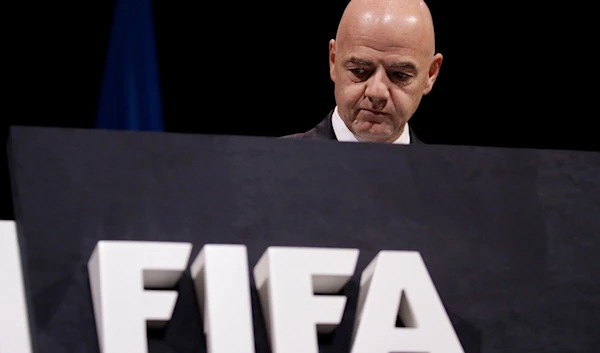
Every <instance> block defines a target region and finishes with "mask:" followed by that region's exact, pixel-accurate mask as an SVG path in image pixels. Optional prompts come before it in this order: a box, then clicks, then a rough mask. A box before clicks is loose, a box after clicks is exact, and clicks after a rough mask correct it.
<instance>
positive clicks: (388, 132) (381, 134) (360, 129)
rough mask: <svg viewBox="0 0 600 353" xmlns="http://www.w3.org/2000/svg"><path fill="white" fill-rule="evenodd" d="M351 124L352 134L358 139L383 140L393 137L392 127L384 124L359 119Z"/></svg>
mask: <svg viewBox="0 0 600 353" xmlns="http://www.w3.org/2000/svg"><path fill="white" fill-rule="evenodd" d="M353 125H354V126H353V128H354V129H353V130H354V134H355V135H357V137H358V138H359V139H360V140H364V141H371V142H385V141H388V140H390V139H391V138H392V137H393V136H392V135H393V131H392V129H390V128H389V126H386V125H385V124H380V123H373V122H369V121H361V122H357V123H355V124H353Z"/></svg>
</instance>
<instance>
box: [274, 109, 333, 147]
mask: <svg viewBox="0 0 600 353" xmlns="http://www.w3.org/2000/svg"><path fill="white" fill-rule="evenodd" d="M332 114H333V110H332V111H331V112H329V114H327V116H326V117H325V119H323V120H321V122H320V123H319V124H317V125H316V126H315V127H313V128H312V129H310V130H308V131H306V132H300V133H295V134H290V135H285V136H281V137H280V138H282V139H296V140H302V139H304V140H336V137H335V132H333V125H332V124H331V116H332Z"/></svg>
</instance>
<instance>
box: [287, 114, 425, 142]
mask: <svg viewBox="0 0 600 353" xmlns="http://www.w3.org/2000/svg"><path fill="white" fill-rule="evenodd" d="M332 115H333V110H332V111H330V112H329V114H327V117H325V119H323V121H321V122H320V123H319V124H318V125H317V126H315V127H314V128H312V129H311V130H309V131H307V132H302V133H298V134H292V135H286V136H282V137H281V138H288V139H302V140H337V138H336V137H335V132H334V131H333V125H332V123H331V117H332ZM408 132H409V134H410V143H411V144H418V143H423V142H421V140H419V139H418V138H417V136H416V135H415V133H414V131H413V130H412V129H411V128H410V126H409V128H408Z"/></svg>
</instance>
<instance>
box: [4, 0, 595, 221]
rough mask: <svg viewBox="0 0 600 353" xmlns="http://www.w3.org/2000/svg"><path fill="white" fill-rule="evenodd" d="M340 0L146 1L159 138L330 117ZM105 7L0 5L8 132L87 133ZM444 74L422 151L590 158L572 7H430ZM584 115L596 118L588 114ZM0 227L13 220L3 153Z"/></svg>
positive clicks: (584, 82)
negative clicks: (536, 151) (159, 98)
mask: <svg viewBox="0 0 600 353" xmlns="http://www.w3.org/2000/svg"><path fill="white" fill-rule="evenodd" d="M346 3H347V1H346V0H327V1H314V0H307V1H303V2H286V1H278V2H248V1H246V2H239V3H232V2H217V3H209V2H198V1H167V0H155V1H154V10H155V13H154V15H155V31H156V37H157V47H158V53H157V54H158V59H159V70H160V77H161V90H162V94H163V107H164V110H163V111H164V119H165V125H166V130H167V131H170V132H185V133H198V134H200V133H202V134H232V135H259V136H280V135H284V134H289V133H294V132H302V131H306V130H308V129H310V128H311V127H313V126H314V125H315V124H317V123H318V122H319V121H320V120H321V119H323V118H324V116H325V115H326V114H327V113H328V112H329V110H331V109H332V108H333V106H334V99H333V85H332V83H331V82H330V80H329V76H328V65H327V46H328V41H329V39H330V38H332V37H334V36H335V31H336V28H337V23H338V21H339V18H340V16H341V14H342V12H343V9H344V7H345V5H346ZM114 4H115V1H114V0H112V1H111V0H88V1H84V2H81V1H62V2H59V3H56V2H52V3H48V2H42V1H34V2H27V3H19V4H12V3H11V4H8V5H4V9H5V10H4V11H3V14H4V15H5V17H6V20H7V21H6V22H5V23H6V24H8V26H7V30H5V31H4V33H5V36H4V37H5V41H4V42H3V45H2V47H3V53H4V55H3V57H4V59H8V61H7V64H5V66H4V74H3V78H4V79H3V80H2V86H3V87H4V89H3V91H4V99H3V100H2V101H3V103H4V104H3V107H4V109H3V111H2V118H1V123H0V138H2V139H3V141H6V136H7V133H8V128H9V126H11V125H29V126H32V125H33V126H60V127H77V128H92V126H93V123H94V118H95V113H96V108H97V103H98V93H99V90H100V83H101V79H102V73H103V69H104V60H105V55H106V49H107V46H108V43H109V34H110V28H111V21H112V17H113V8H114ZM428 4H429V7H430V9H431V11H432V14H433V18H434V23H435V27H436V39H437V50H438V51H439V52H441V53H442V54H444V62H443V65H442V70H441V73H440V76H439V78H438V81H437V83H436V85H435V87H434V89H433V91H432V93H431V94H430V95H428V96H426V97H425V98H424V100H423V102H422V103H421V107H420V108H419V110H418V111H417V113H416V115H415V116H414V117H413V119H412V120H411V126H412V127H413V128H414V129H415V131H416V133H417V135H418V136H419V137H420V139H421V140H423V141H424V142H426V143H433V144H452V145H479V146H502V147H519V148H543V149H546V148H551V149H571V150H600V141H599V140H598V138H597V137H596V135H597V132H596V131H597V130H596V121H595V120H597V117H596V116H595V114H594V113H593V111H591V110H588V109H586V108H585V106H586V105H588V103H590V102H591V103H592V104H593V100H594V99H595V97H594V96H593V94H594V93H595V91H596V90H594V88H593V87H594V82H595V81H594V80H593V79H592V75H594V74H595V65H594V59H593V58H594V57H593V54H592V52H591V51H590V46H589V45H588V44H589V43H587V42H586V39H585V38H587V37H589V36H592V35H593V30H594V29H593V28H591V27H592V26H593V22H587V21H586V20H585V18H584V14H585V13H586V10H585V8H581V7H579V8H575V6H574V5H568V4H567V5H565V4H556V5H549V4H548V3H544V2H541V1H538V2H527V3H526V4H519V5H518V7H517V4H508V3H504V2H480V1H475V0H467V1H462V2H456V1H443V0H430V1H429V2H428ZM5 63H6V61H5ZM596 115H597V114H596ZM1 156H2V157H0V219H11V218H12V217H13V212H12V201H11V195H10V193H11V192H10V186H9V181H8V172H7V169H6V160H5V154H1Z"/></svg>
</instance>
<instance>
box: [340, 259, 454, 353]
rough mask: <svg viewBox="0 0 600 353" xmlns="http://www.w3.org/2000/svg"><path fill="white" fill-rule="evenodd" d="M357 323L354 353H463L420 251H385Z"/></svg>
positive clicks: (372, 267)
mask: <svg viewBox="0 0 600 353" xmlns="http://www.w3.org/2000/svg"><path fill="white" fill-rule="evenodd" d="M398 315H400V317H401V319H402V321H403V323H404V326H405V327H396V319H397V317H398ZM355 320H356V321H355V327H354V337H353V344H352V350H351V352H352V353H389V352H422V353H464V350H463V348H462V346H461V344H460V341H459V340H458V336H457V335H456V332H455V331H454V328H453V327H452V323H451V322H450V319H449V318H448V314H447V313H446V310H445V309H444V306H443V304H442V301H441V299H440V297H439V295H438V293H437V291H436V289H435V286H434V284H433V281H432V280H431V277H430V276H429V273H428V272H427V268H426V267H425V263H424V262H423V259H422V258H421V255H420V254H419V253H418V252H414V251H381V252H380V253H379V254H378V255H377V256H376V257H375V259H373V261H371V263H370V264H369V266H367V268H366V269H365V270H364V271H363V273H362V275H361V279H360V294H359V297H358V308H357V312H356V318H355Z"/></svg>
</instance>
